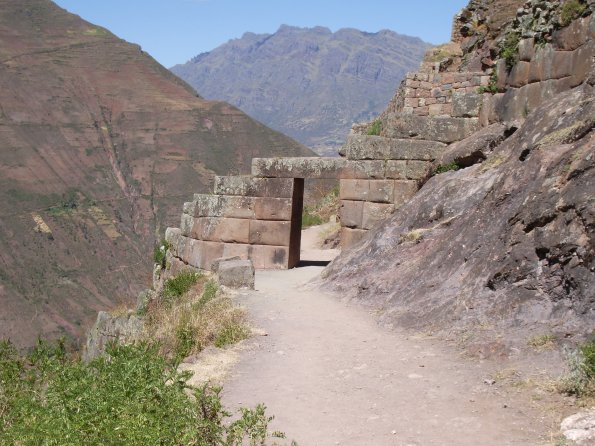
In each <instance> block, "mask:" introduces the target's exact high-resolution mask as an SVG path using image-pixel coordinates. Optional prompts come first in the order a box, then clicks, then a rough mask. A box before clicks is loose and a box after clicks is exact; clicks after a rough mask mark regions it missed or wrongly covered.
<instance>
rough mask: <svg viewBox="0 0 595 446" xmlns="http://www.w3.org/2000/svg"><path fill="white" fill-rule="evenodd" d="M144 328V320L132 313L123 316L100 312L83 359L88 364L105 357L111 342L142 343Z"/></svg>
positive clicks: (88, 337) (88, 339)
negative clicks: (99, 357) (102, 356)
mask: <svg viewBox="0 0 595 446" xmlns="http://www.w3.org/2000/svg"><path fill="white" fill-rule="evenodd" d="M144 328H145V322H144V320H143V318H142V317H141V316H138V315H137V314H134V313H133V312H131V311H130V312H127V313H126V314H122V315H112V314H110V313H108V312H106V311H100V312H99V314H98V315H97V321H96V322H95V325H94V326H93V328H92V329H91V331H89V333H88V335H87V344H86V346H85V350H84V354H83V359H84V360H85V362H88V361H92V360H93V359H95V358H97V357H98V356H101V355H103V354H104V353H105V349H106V347H107V346H108V345H109V343H110V342H115V343H120V344H130V343H133V342H135V341H140V340H141V339H142V338H143V334H144V333H143V330H144Z"/></svg>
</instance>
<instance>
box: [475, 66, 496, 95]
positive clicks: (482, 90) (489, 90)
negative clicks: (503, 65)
mask: <svg viewBox="0 0 595 446" xmlns="http://www.w3.org/2000/svg"><path fill="white" fill-rule="evenodd" d="M497 84H498V73H497V72H496V71H494V73H492V75H491V76H490V83H489V84H488V85H486V86H483V87H479V88H478V89H477V92H478V93H479V94H483V93H490V94H496V93H498V86H497Z"/></svg>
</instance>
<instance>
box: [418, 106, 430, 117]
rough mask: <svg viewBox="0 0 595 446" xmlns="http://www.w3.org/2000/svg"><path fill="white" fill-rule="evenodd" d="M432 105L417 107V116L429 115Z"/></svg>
mask: <svg viewBox="0 0 595 446" xmlns="http://www.w3.org/2000/svg"><path fill="white" fill-rule="evenodd" d="M429 114H430V107H418V108H416V109H415V115H416V116H429Z"/></svg>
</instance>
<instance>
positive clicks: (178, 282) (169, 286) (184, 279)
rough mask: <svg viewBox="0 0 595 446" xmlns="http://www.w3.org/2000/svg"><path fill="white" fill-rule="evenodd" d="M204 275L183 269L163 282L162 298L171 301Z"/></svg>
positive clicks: (166, 301)
mask: <svg viewBox="0 0 595 446" xmlns="http://www.w3.org/2000/svg"><path fill="white" fill-rule="evenodd" d="M203 277H204V276H203V275H202V274H201V273H195V272H193V271H182V272H181V273H179V274H178V275H177V276H175V277H172V278H170V279H167V280H166V281H165V283H164V284H163V294H162V296H161V300H162V301H163V302H165V303H170V302H172V301H173V300H175V299H177V298H179V297H181V296H182V295H184V294H185V293H187V292H188V291H189V290H190V288H192V286H193V285H195V284H196V283H197V282H198V281H199V280H200V279H202V278H203Z"/></svg>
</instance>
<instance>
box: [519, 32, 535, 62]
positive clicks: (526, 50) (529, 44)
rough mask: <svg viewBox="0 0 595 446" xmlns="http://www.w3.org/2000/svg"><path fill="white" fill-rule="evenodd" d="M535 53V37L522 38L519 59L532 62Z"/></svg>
mask: <svg viewBox="0 0 595 446" xmlns="http://www.w3.org/2000/svg"><path fill="white" fill-rule="evenodd" d="M534 55H535V39H534V38H533V37H531V38H529V39H522V40H521V41H520V42H519V59H520V60H521V61H523V62H531V59H533V56H534Z"/></svg>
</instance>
